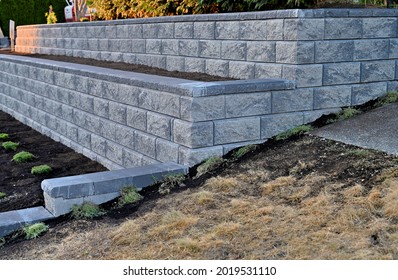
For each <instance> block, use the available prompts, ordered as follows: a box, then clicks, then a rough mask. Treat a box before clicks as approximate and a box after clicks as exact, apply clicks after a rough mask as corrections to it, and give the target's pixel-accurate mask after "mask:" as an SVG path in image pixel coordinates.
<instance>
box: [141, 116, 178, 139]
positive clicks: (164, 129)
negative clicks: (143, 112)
mask: <svg viewBox="0 0 398 280" xmlns="http://www.w3.org/2000/svg"><path fill="white" fill-rule="evenodd" d="M171 120H172V119H171V118H170V117H167V116H164V115H160V114H157V113H153V112H148V113H147V121H146V123H147V132H148V133H149V134H153V135H156V136H159V137H162V138H165V139H169V140H170V137H171Z"/></svg>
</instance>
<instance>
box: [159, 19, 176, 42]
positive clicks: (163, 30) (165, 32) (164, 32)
mask: <svg viewBox="0 0 398 280" xmlns="http://www.w3.org/2000/svg"><path fill="white" fill-rule="evenodd" d="M158 38H164V39H166V38H167V39H171V38H174V23H173V22H170V23H161V24H159V32H158Z"/></svg>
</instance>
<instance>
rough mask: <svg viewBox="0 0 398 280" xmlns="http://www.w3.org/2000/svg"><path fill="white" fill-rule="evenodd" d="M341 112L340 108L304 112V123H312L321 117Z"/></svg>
mask: <svg viewBox="0 0 398 280" xmlns="http://www.w3.org/2000/svg"><path fill="white" fill-rule="evenodd" d="M340 110H341V108H331V109H322V110H314V111H307V112H304V123H310V122H313V121H315V120H317V119H319V118H320V117H322V116H323V115H329V114H332V113H337V112H339V111H340Z"/></svg>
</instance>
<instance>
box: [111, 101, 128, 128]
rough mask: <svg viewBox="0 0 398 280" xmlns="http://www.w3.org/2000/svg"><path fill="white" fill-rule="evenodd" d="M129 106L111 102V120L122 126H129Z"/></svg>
mask: <svg viewBox="0 0 398 280" xmlns="http://www.w3.org/2000/svg"><path fill="white" fill-rule="evenodd" d="M126 110H127V106H126V105H123V104H120V103H116V102H111V101H110V102H109V119H110V120H112V121H115V122H118V123H121V124H127V122H126V119H127V113H126Z"/></svg>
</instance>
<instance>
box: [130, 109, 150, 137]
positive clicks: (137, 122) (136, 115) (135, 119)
mask: <svg viewBox="0 0 398 280" xmlns="http://www.w3.org/2000/svg"><path fill="white" fill-rule="evenodd" d="M146 114H147V111H146V110H142V109H138V108H134V107H127V125H128V126H130V127H133V128H136V129H139V130H141V131H146V119H147V118H146Z"/></svg>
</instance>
